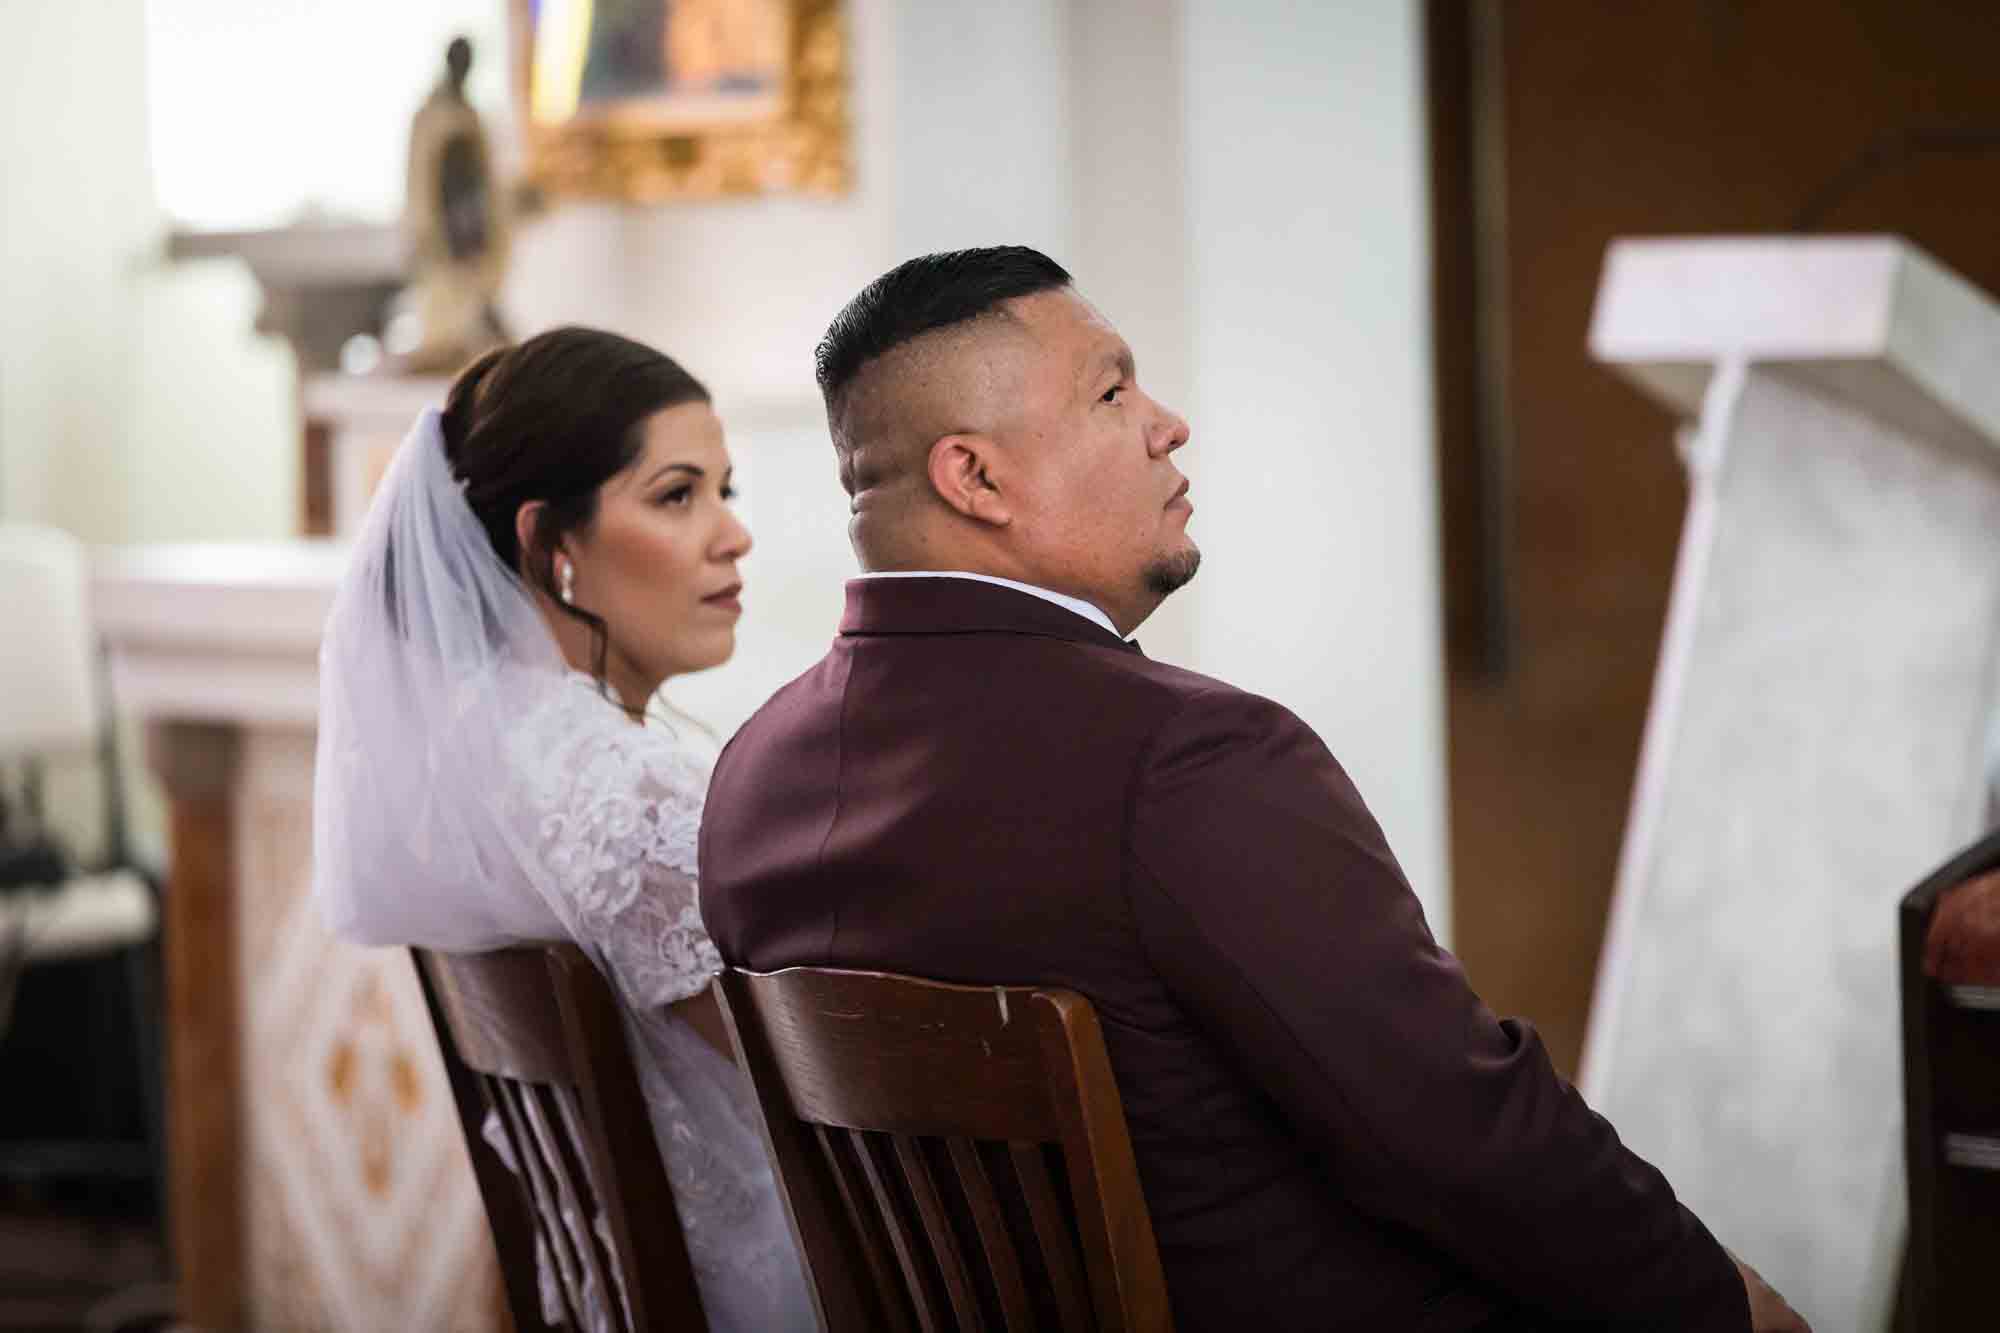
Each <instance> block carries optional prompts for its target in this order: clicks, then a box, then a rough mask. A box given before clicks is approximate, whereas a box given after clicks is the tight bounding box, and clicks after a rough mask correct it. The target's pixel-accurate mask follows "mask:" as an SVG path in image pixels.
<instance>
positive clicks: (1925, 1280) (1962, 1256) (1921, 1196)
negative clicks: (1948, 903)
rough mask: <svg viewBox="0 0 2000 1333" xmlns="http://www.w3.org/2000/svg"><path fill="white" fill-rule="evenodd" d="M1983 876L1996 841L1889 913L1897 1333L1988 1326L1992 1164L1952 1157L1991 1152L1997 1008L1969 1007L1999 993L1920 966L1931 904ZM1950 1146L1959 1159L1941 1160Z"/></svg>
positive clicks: (1996, 1105) (1996, 1096)
mask: <svg viewBox="0 0 2000 1333" xmlns="http://www.w3.org/2000/svg"><path fill="white" fill-rule="evenodd" d="M1995 869H2000V833H1994V834H1991V835H1988V836H1987V837H1986V838H1984V839H1982V840H1981V841H1979V842H1978V843H1975V844H1974V845H1973V846H1972V847H1971V848H1969V849H1967V850H1966V851H1965V852H1964V853H1962V854H1961V855H1959V856H1957V857H1955V858H1953V860H1952V861H1951V862H1949V863H1948V864H1946V865H1945V866H1943V867H1942V868H1940V869H1939V870H1938V871H1937V872H1936V873H1935V874H1933V875H1932V876H1930V877H1929V878H1928V879H1926V880H1925V881H1924V882H1923V883H1922V884H1920V885H1918V886H1917V887H1916V888H1915V889H1913V890H1911V891H1910V893H1909V894H1908V895H1907V896H1906V897H1905V898H1904V899H1903V904H1902V911H1901V914H1900V916H1901V920H1900V925H1901V962H1902V991H1903V1079H1904V1085H1903V1090H1904V1135H1905V1140H1904V1149H1905V1161H1906V1164H1907V1168H1908V1172H1909V1192H1910V1240H1909V1251H1908V1258H1907V1261H1906V1264H1905V1272H1904V1279H1903V1303H1904V1308H1903V1311H1902V1315H1903V1320H1902V1325H1901V1326H1902V1328H1904V1329H1906V1330H1909V1333H1960V1331H1961V1330H1964V1331H1965V1333H1972V1330H1986V1329H1990V1328H1992V1327H1993V1323H1994V1302H1993V1291H1992V1286H1993V1283H1992V1275H1993V1272H1994V1269H1995V1267H1996V1265H2000V1159H1996V1160H1993V1161H1991V1162H1990V1163H1988V1164H1986V1165H1980V1164H1978V1163H1976V1162H1968V1161H1965V1160H1962V1159H1963V1155H1964V1148H1965V1147H1966V1146H1968V1145H1970V1146H1972V1147H1974V1148H1976V1147H1977V1146H1978V1144H1979V1143H1980V1141H1982V1140H1983V1141H1985V1142H1986V1143H1988V1144H1991V1145H1993V1147H1994V1148H1995V1149H2000V1008H1992V1007H1981V1006H1985V1005H1993V1004H2000V990H1995V989H1993V988H1976V987H1954V986H1951V985H1948V984H1944V983H1942V982H1940V981H1939V980H1937V979H1936V978H1935V977H1933V976H1930V975H1928V974H1927V972H1926V970H1925V965H1924V963H1925V955H1926V946H1927V945H1928V944H1929V943H1931V941H1930V938H1929V937H1930V934H1931V931H1932V928H1933V926H1934V924H1935V915H1936V910H1937V906H1938V903H1939V900H1940V899H1941V898H1943V897H1944V896H1945V895H1947V894H1949V893H1950V892H1952V891H1953V890H1954V889H1956V888H1958V887H1960V886H1961V885H1963V884H1965V883H1966V881H1968V880H1971V879H1973V878H1974V877H1976V876H1979V875H1982V874H1985V873H1987V872H1990V871H1993V870H1995ZM1982 992H1983V993H1982ZM1954 1144H1957V1145H1959V1147H1960V1152H1959V1154H1958V1155H1959V1156H1960V1158H1961V1160H1957V1161H1954V1160H1953V1157H1954V1153H1953V1151H1952V1149H1953V1145H1954Z"/></svg>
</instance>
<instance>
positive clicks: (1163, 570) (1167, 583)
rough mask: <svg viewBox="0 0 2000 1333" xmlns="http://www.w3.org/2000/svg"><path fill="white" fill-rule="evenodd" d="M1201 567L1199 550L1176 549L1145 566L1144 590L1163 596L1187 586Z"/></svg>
mask: <svg viewBox="0 0 2000 1333" xmlns="http://www.w3.org/2000/svg"><path fill="white" fill-rule="evenodd" d="M1200 568H1201V552H1200V551H1197V550H1194V549H1192V548H1190V549H1188V550H1185V551H1176V552H1174V553H1173V554H1172V555H1170V556H1165V557H1162V558H1161V559H1158V560H1155V561H1154V562H1153V563H1152V564H1150V565H1147V566H1146V575H1145V577H1146V591H1148V592H1151V593H1154V594H1157V595H1158V596H1161V597H1165V596H1167V595H1168V594H1169V593H1173V592H1177V591H1179V590H1180V589H1181V588H1184V587H1186V586H1187V582H1188V580H1189V579H1191V578H1193V577H1194V576H1195V571H1196V570H1198V569H1200Z"/></svg>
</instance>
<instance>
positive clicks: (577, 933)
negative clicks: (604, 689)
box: [488, 675, 815, 1333]
mask: <svg viewBox="0 0 2000 1333" xmlns="http://www.w3.org/2000/svg"><path fill="white" fill-rule="evenodd" d="M571 683H572V688H569V689H566V690H563V691H560V692H558V693H557V694H555V695H554V696H552V697H551V698H549V699H548V700H546V701H545V702H544V703H543V704H542V705H541V706H540V707H539V708H537V710H536V711H535V712H534V713H533V714H532V715H531V716H530V717H528V718H526V719H523V721H522V723H521V725H520V726H519V727H518V728H517V729H516V730H515V731H514V732H513V733H512V736H511V737H510V743H509V755H510V760H511V762H512V763H513V764H514V766H515V772H514V774H513V775H511V776H512V777H513V778H514V779H515V780H516V784H517V786H516V790H518V792H519V793H520V799H521V800H522V801H523V802H524V804H525V808H523V809H521V810H520V811H519V812H518V813H519V815H520V818H521V822H520V823H519V824H518V825H517V827H521V828H524V829H531V830H532V836H533V838H534V846H533V849H532V852H533V855H534V857H535V859H536V860H538V861H539V863H540V864H541V865H542V867H543V868H544V869H545V870H546V872H547V879H548V881H549V882H550V883H551V884H552V885H553V891H554V893H555V895H556V901H554V902H552V903H551V904H550V906H551V907H552V908H553V909H554V911H555V912H556V914H557V916H558V917H560V918H561V919H562V922H563V925H564V927H565V929H566V930H567V931H568V932H569V934H570V936H571V937H572V938H573V939H574V940H575V941H576V942H577V943H578V944H579V945H581V946H582V947H583V948H584V949H585V950H586V951H587V952H589V953H591V954H592V955H593V956H594V957H595V958H596V959H597V961H598V963H599V965H600V966H602V967H603V968H604V969H605V970H606V971H607V972H608V974H609V975H610V976H611V978H612V980H613V982H614V984H615V985H616V987H617V989H618V991H619V994H620V996H621V998H622V999H623V1001H624V1008H625V1018H626V1036H627V1039H628V1042H629V1044H630V1046H631V1048H632V1054H633V1058H634V1061H635V1063H636V1064H637V1066H638V1070H639V1079H640V1086H641V1089H642V1090H643V1092H644V1094H645V1097H646V1104H647V1110H648V1112H649V1114H650V1117H651V1120H652V1125H653V1135H654V1138H655V1139H656V1141H657V1142H658V1144H659V1149H660V1155H661V1157H662V1159H663V1161H664V1162H665V1164H666V1169H667V1177H668V1180H669V1183H670V1184H671V1185H672V1187H673V1193H674V1202H675V1208H676V1211H677V1212H678V1213H679V1214H680V1220H681V1226H682V1229H683V1230H684V1231H685V1233H686V1235H687V1242H688V1252H689V1256H690V1258H691V1259H692V1260H693V1262H694V1268H695V1276H696V1280H697V1282H698V1283H699V1285H700V1287H701V1295H702V1304H703V1307H704V1308H705V1310H706V1311H707V1314H708V1319H709V1327H710V1329H711V1330H714V1331H715V1333H767V1331H768V1333H784V1331H785V1330H790V1329H810V1328H812V1327H814V1326H815V1325H814V1320H813V1316H812V1311H811V1304H810V1300H809V1298H808V1296H807V1295H806V1291H805V1285H804V1279H803V1277H802V1276H801V1272H800V1268H799V1264H798V1259H797V1256H796V1251H795V1249H794V1246H793V1243H792V1239H791V1234H790V1230H789V1228H788V1226H787V1224H786V1221H785V1216H784V1212H783V1206H782V1204H781V1203H780V1202H779V1199H778V1196H777V1189H776V1184H775V1181H774V1180H773V1179H772V1175H771V1167H770V1162H769V1159H768V1157H767V1156H766V1154H765V1150H764V1144H763V1139H762V1136H761V1134H760V1133H759V1131H758V1129H757V1127H756V1114H757V1112H756V1110H755V1103H754V1099H753V1096H752V1093H751V1091H750V1087H749V1083H748V1081H747V1080H746V1079H745V1077H744V1076H743V1074H742V1071H741V1070H739V1069H738V1068H737V1067H736V1065H735V1064H734V1063H732V1062H731V1061H729V1060H727V1059H725V1058H724V1057H723V1056H721V1055H720V1054H719V1053H717V1052H716V1051H715V1050H714V1049H713V1048H712V1047H710V1046H709V1045H708V1044H707V1042H705V1041H703V1040H702V1039H701V1038H700V1037H699V1036H697V1035H696V1034H695V1033H694V1031H693V1030H692V1029H691V1028H689V1027H688V1025H687V1024H686V1023H684V1022H682V1021H681V1020H679V1019H676V1018H674V1017H672V1016H670V1015H669V1014H668V1013H667V1011H666V1007H667V1006H668V1005H670V1004H673V1003H674V1002H675V1001H678V1000H683V999H686V998H687V997H688V996H690V995H694V994H696V993H697V992H699V991H700V990H701V989H702V988H703V987H704V986H706V985H707V984H708V983H709V981H710V979H711V978H713V977H714V975H715V974H716V973H717V972H718V971H720V970H721V966H722V961H721V958H720V957H719V956H718V955H717V953H716V951H715V945H714V944H713V943H712V942H711V941H710V940H709V938H708V932H707V931H706V930H704V929H703V928H702V924H701V917H700V913H699V911H698V909H697V906H696V901H697V900H696V893H695V845H696V837H697V835H698V833H699V831H700V827H701V810H702V801H703V797H704V795H705V793H706V791H707V787H708V770H709V762H710V757H709V755H708V754H707V753H706V752H705V747H703V746H701V745H700V744H699V742H698V741H697V740H696V739H695V738H694V737H692V736H689V735H685V734H677V733H676V732H675V731H674V730H672V729H670V728H668V727H666V726H664V725H661V724H660V723H657V722H650V723H648V724H647V725H644V726H637V725H630V724H626V725H620V726H615V727H607V726H605V725H604V715H605V714H606V713H607V712H608V711H611V709H610V705H608V704H607V703H606V701H605V700H604V699H603V698H602V697H601V696H600V695H599V693H598V687H597V685H596V683H595V682H594V681H592V680H591V679H590V678H589V677H587V676H581V675H578V676H574V677H572V682H571ZM489 1130H490V1132H489V1134H488V1137H489V1139H491V1138H493V1137H494V1136H495V1133H497V1126H489ZM594 1221H595V1219H593V1222H594ZM580 1223H581V1219H562V1224H563V1225H566V1226H569V1227H572V1228H573V1227H576V1226H578V1225H579V1224H580ZM540 1258H541V1263H542V1274H541V1276H542V1284H543V1288H544V1292H545V1295H544V1302H543V1303H544V1305H545V1307H546V1306H547V1305H548V1303H549V1299H550V1297H551V1296H553V1291H551V1290H550V1283H551V1281H552V1277H553V1275H552V1272H551V1270H550V1267H549V1262H548V1258H547V1256H541V1257H540ZM558 1308H559V1307H558ZM598 1313H599V1315H600V1316H601V1315H603V1314H605V1313H606V1312H605V1311H603V1310H602V1309H600V1310H599V1311H598ZM598 1322H600V1323H601V1324H602V1325H603V1326H604V1327H609V1324H608V1322H605V1321H603V1320H599V1321H598Z"/></svg>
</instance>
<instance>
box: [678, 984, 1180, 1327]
mask: <svg viewBox="0 0 2000 1333" xmlns="http://www.w3.org/2000/svg"><path fill="white" fill-rule="evenodd" d="M718 985H719V988H720V990H721V996H722V1002H723V1011H724V1014H725V1016H726V1017H727V1018H728V1020H729V1026H730V1030H731V1033H732V1035H733V1036H734V1038H735V1041H736V1045H737V1050H738V1053H739V1058H741V1060H742V1061H743V1065H744V1067H745V1068H746V1069H747V1070H748V1071H749V1072H750V1076H751V1081H752V1083H753V1084H755V1086H756V1090H757V1097H758V1103H759V1107H760V1109H761V1110H762V1112H763V1118H764V1127H765V1133H766V1137H767V1141H768V1143H769V1145H770V1148H771V1153H772V1160H773V1161H774V1162H775V1163H776V1165H777V1168H778V1176H779V1181H780V1184H781V1186H782V1189H783V1192H784V1194H785V1197H786V1204H787V1207H788V1208H789V1210H790V1212H791V1217H792V1223H793V1227H794V1230H795V1232H796V1233H797V1235H798V1238H799V1243H800V1249H801V1251H802V1253H803V1254H804V1256H805V1259H806V1264H807V1268H808V1271H809V1275H810V1277H811V1280H812V1285H813V1291H814V1297H815V1299H816V1300H817V1301H818V1302H819V1305H820V1312H821V1317H822V1319H823V1321H824V1323H825V1326H826V1328H828V1329H829V1330H830V1331H831V1333H861V1331H862V1330H875V1329H889V1330H905V1329H916V1330H923V1331H924V1333H933V1330H947V1329H958V1330H974V1329H976V1330H994V1331H995V1333H999V1331H1000V1330H1006V1333H1022V1331H1023V1330H1028V1329H1043V1328H1048V1329H1058V1328H1059V1329H1062V1330H1064V1331H1065V1333H1071V1331H1072V1330H1075V1331H1079V1333H1080V1331H1082V1330H1092V1329H1095V1330H1100V1331H1101V1333H1139V1331H1140V1330H1149V1331H1152V1330H1167V1329H1171V1327H1172V1317H1171V1314H1170V1312H1169V1309H1168V1305H1167V1295H1166V1285H1165V1280H1164V1277H1163V1275H1162V1273H1161V1270H1160V1261H1159V1253H1158V1249H1157V1247H1156V1245H1155V1243H1154V1238H1153V1229H1152V1222H1151V1219H1150V1217H1149V1216H1148V1214H1147V1211H1146V1203H1145V1198H1144V1196H1143V1195H1142V1194H1141V1192H1140V1189H1139V1179H1138V1172H1137V1168H1136V1166H1135V1165H1134V1162H1133V1158H1132V1146H1131V1141H1130V1138H1129V1136H1128V1135H1127V1132H1126V1128H1125V1116H1124V1109H1123V1106H1122V1105H1121V1103H1120V1102H1119V1099H1118V1090H1117V1087H1116V1085H1115V1084H1114V1083H1113V1081H1112V1077H1111V1069H1110V1065H1109V1062H1108V1061H1107V1060H1106V1057H1105V1054H1104V1043H1103V1038H1102V1036H1101V1034H1100V1033H1099V1030H1098V1026H1097V1019H1096V1016H1095V1015H1094V1014H1093V1013H1092V1011H1091V1008H1090V1005H1089V1004H1088V1003H1087V1002H1086V1001H1085V1000H1084V999H1083V998H1082V997H1081V996H1078V995H1076V994H1074V993H1072V992H1068V991H1059V990H1038V989H1034V988H1029V987H1004V988H1003V987H979V986H951V985H944V984H941V983H938V982H931V981H923V980H919V979H915V978H910V977H895V976H888V975H884V974H881V973H865V972H847V971H837V970H830V969H819V968H790V969H787V970H785V971H782V972H775V973H769V974H756V973H747V972H741V971H736V970H733V969H732V970H730V971H728V972H725V973H724V975H723V977H722V978H721V980H720V982H719V983H718Z"/></svg>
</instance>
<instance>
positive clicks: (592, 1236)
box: [514, 1085, 618, 1316]
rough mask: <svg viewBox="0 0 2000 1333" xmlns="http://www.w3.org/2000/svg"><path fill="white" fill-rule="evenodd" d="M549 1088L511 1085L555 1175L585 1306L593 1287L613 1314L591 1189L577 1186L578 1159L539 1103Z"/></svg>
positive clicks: (610, 1285)
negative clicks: (579, 1266) (581, 1279)
mask: <svg viewBox="0 0 2000 1333" xmlns="http://www.w3.org/2000/svg"><path fill="white" fill-rule="evenodd" d="M549 1091H550V1089H547V1088H541V1087H530V1086H521V1085H517V1086H516V1087H515V1089H514V1092H515V1094H516V1095H517V1096H518V1097H520V1099H521V1104H522V1107H523V1109H524V1110H525V1111H526V1113H527V1118H528V1128H529V1130H530V1131H531V1132H532V1133H533V1134H534V1135H535V1141H536V1142H537V1143H538V1144H540V1145H541V1149H542V1153H543V1155H544V1158H545V1160H546V1161H547V1163H548V1165H549V1169H550V1172H551V1174H553V1175H554V1177H555V1182H556V1190H557V1195H558V1198H559V1199H560V1200H561V1203H562V1206H563V1210H562V1220H563V1223H564V1225H565V1226H566V1227H567V1228H568V1230H569V1235H570V1240H571V1243H572V1244H574V1245H575V1247H576V1253H577V1257H578V1259H579V1260H580V1261H581V1263H582V1267H583V1273H584V1282H585V1284H586V1285H585V1287H584V1296H585V1306H586V1308H588V1305H589V1300H588V1298H589V1295H590V1293H591V1291H592V1289H593V1288H594V1289H595V1291H596V1292H597V1299H598V1300H599V1301H600V1302H602V1304H603V1306H604V1308H605V1310H606V1311H607V1312H610V1313H613V1314H614V1316H615V1313H616V1312H615V1311H613V1308H612V1302H613V1301H615V1300H617V1299H618V1296H617V1292H618V1289H617V1287H616V1286H614V1285H613V1283H612V1281H611V1278H610V1275H609V1274H607V1273H606V1272H605V1271H604V1267H605V1265H604V1252H603V1250H602V1249H601V1248H600V1243H599V1241H598V1239H597V1227H596V1221H597V1199H596V1197H595V1194H594V1193H591V1194H590V1195H589V1196H588V1197H586V1190H585V1188H580V1185H581V1182H580V1181H579V1179H578V1177H579V1176H580V1175H581V1174H582V1172H581V1171H580V1169H579V1168H580V1166H581V1162H582V1159H581V1157H580V1156H579V1155H578V1154H577V1153H576V1151H575V1147H574V1145H571V1144H568V1143H565V1142H564V1141H563V1140H562V1138H561V1137H560V1136H558V1135H557V1134H556V1132H555V1129H554V1127H553V1126H552V1125H551V1124H550V1117H549V1114H548V1110H547V1108H546V1107H545V1106H544V1105H543V1104H542V1097H543V1096H544V1095H547V1094H548V1093H549Z"/></svg>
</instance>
